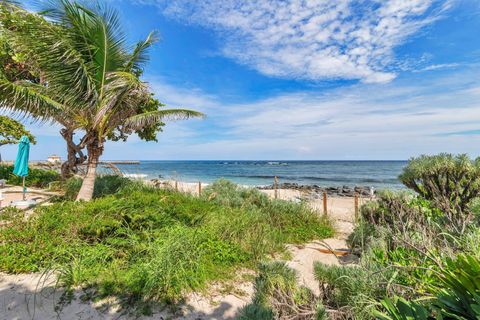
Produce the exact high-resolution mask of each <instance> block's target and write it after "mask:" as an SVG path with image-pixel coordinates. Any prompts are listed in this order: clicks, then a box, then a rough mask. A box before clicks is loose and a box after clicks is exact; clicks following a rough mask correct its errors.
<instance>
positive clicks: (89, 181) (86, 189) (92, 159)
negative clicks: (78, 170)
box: [77, 139, 103, 201]
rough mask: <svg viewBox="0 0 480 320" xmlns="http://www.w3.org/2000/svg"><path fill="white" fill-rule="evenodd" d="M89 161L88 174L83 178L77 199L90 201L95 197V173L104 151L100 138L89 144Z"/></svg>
mask: <svg viewBox="0 0 480 320" xmlns="http://www.w3.org/2000/svg"><path fill="white" fill-rule="evenodd" d="M87 151H88V161H87V174H86V175H85V178H83V182H82V187H81V188H80V191H79V192H78V195H77V201H80V200H84V201H90V200H91V199H92V197H93V188H94V186H95V174H96V171H97V165H98V160H99V159H100V156H101V155H102V153H103V145H102V146H101V145H100V144H99V142H98V139H95V140H94V141H93V142H92V143H90V144H88V145H87Z"/></svg>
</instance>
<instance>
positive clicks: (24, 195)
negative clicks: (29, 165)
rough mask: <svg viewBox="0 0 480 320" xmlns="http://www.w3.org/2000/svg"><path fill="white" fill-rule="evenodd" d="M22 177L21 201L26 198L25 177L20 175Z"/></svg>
mask: <svg viewBox="0 0 480 320" xmlns="http://www.w3.org/2000/svg"><path fill="white" fill-rule="evenodd" d="M22 178H23V179H22V180H23V201H25V200H27V195H26V193H25V192H26V191H27V190H26V189H25V177H22Z"/></svg>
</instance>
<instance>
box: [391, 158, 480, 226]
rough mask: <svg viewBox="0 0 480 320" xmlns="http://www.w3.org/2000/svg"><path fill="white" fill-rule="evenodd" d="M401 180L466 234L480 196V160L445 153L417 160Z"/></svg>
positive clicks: (411, 162)
mask: <svg viewBox="0 0 480 320" xmlns="http://www.w3.org/2000/svg"><path fill="white" fill-rule="evenodd" d="M399 178H400V180H401V181H402V183H403V184H404V185H405V186H407V187H408V188H410V189H412V190H414V191H415V192H417V193H418V194H419V195H420V196H422V197H423V198H425V199H427V200H430V201H431V202H432V205H433V206H434V207H436V208H438V209H440V210H441V211H442V212H443V213H444V214H445V219H446V220H447V221H446V222H447V223H448V224H449V225H450V226H451V227H452V228H453V229H454V230H455V231H456V232H458V233H460V234H462V233H464V232H465V229H466V227H467V226H468V224H469V223H470V222H471V221H472V220H473V218H474V216H473V213H472V211H471V210H470V209H469V205H470V202H471V201H472V200H473V199H475V198H476V197H478V196H479V195H480V158H477V159H475V160H472V159H470V158H469V157H468V156H467V155H465V154H461V155H452V154H447V153H442V154H439V155H434V156H427V155H422V156H420V157H418V158H413V159H411V160H410V161H409V163H408V165H407V166H406V167H405V168H404V170H403V173H402V174H401V175H400V177H399Z"/></svg>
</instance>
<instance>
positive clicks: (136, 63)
mask: <svg viewBox="0 0 480 320" xmlns="http://www.w3.org/2000/svg"><path fill="white" fill-rule="evenodd" d="M157 41H158V33H157V32H156V31H152V32H150V34H149V35H148V37H147V38H146V39H145V40H144V41H140V42H139V43H137V45H136V46H135V49H134V50H133V52H132V54H131V55H130V60H129V61H128V63H127V65H126V67H125V70H126V71H128V72H134V73H136V74H140V73H142V71H143V69H142V66H143V65H144V64H145V63H147V62H148V60H149V56H148V49H150V48H151V47H152V46H153V45H154V44H155V42H157Z"/></svg>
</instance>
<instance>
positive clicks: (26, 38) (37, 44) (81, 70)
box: [2, 9, 96, 106]
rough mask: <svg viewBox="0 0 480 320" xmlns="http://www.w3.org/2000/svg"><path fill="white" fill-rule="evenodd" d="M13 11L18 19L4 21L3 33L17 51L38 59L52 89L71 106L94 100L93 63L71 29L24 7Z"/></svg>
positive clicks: (13, 15)
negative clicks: (86, 57) (87, 57)
mask: <svg viewBox="0 0 480 320" xmlns="http://www.w3.org/2000/svg"><path fill="white" fill-rule="evenodd" d="M10 14H11V15H12V17H14V18H15V19H14V21H15V23H14V24H11V25H8V24H7V25H5V24H4V25H3V28H2V33H4V34H5V36H6V38H7V41H8V43H9V45H10V46H11V47H12V48H13V49H14V51H15V52H18V53H21V54H24V55H25V56H27V57H28V58H29V59H30V60H32V61H35V63H36V64H37V65H38V68H39V69H41V70H42V74H43V76H44V77H45V78H46V79H47V81H48V82H49V84H50V87H51V90H53V91H56V95H57V96H58V97H61V100H63V101H68V103H69V104H70V105H72V106H75V105H78V104H79V103H80V102H81V101H85V100H88V101H92V100H94V99H95V96H96V92H95V86H94V85H95V81H94V79H93V78H92V73H93V72H92V70H93V65H92V64H91V63H90V62H89V61H88V60H86V59H85V57H84V54H83V53H82V52H80V51H78V50H77V47H78V45H77V44H75V43H74V42H73V40H72V37H71V34H72V32H71V30H69V29H68V28H65V27H63V26H60V25H56V24H52V23H50V22H47V21H46V20H44V19H43V18H41V17H39V16H36V15H34V14H31V13H29V12H26V11H24V10H20V9H18V10H13V11H12V12H11V13H10ZM5 20H6V21H8V19H5ZM2 22H4V19H3V17H2ZM82 50H84V49H82Z"/></svg>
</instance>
